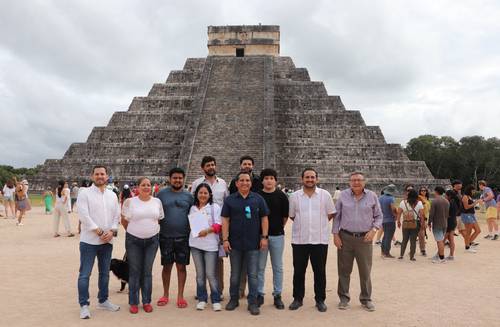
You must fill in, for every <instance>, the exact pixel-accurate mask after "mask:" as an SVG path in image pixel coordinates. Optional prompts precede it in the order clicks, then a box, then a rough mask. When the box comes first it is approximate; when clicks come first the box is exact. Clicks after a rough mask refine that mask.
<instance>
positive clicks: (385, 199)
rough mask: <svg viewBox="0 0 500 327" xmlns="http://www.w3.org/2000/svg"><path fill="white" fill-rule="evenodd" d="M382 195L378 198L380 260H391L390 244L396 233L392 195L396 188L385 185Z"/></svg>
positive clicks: (392, 185) (391, 185) (395, 213)
mask: <svg viewBox="0 0 500 327" xmlns="http://www.w3.org/2000/svg"><path fill="white" fill-rule="evenodd" d="M383 192H384V194H383V195H382V196H380V198H379V202H380V208H381V209H382V215H383V218H382V228H383V230H384V237H383V238H382V258H388V259H393V258H394V257H393V256H392V255H391V242H392V237H393V236H394V232H395V231H396V216H397V209H396V207H395V206H394V194H395V193H396V186H395V185H394V184H390V185H387V186H386V187H385V188H384V190H383Z"/></svg>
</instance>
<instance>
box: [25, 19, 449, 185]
mask: <svg viewBox="0 0 500 327" xmlns="http://www.w3.org/2000/svg"><path fill="white" fill-rule="evenodd" d="M279 42H280V30H279V26H269V25H268V26H264V25H257V26H209V27H208V50H209V55H208V56H207V57H206V58H189V59H187V60H186V63H185V65H184V68H183V69H182V70H176V71H172V72H170V74H169V76H168V78H167V80H166V82H165V83H157V84H154V85H153V87H152V88H151V90H150V92H149V94H148V95H147V96H145V97H135V98H134V99H133V100H132V103H131V104H130V106H129V108H128V110H127V111H119V112H115V113H114V114H113V116H112V117H111V119H110V121H109V123H108V125H107V126H105V127H94V128H93V130H92V132H91V133H90V135H89V137H88V139H87V141H86V142H84V143H73V144H72V145H71V146H70V147H69V149H68V150H67V151H66V153H65V154H64V157H63V158H62V159H57V160H54V159H49V160H46V161H45V163H44V165H43V166H42V167H41V170H40V172H39V174H38V175H37V176H36V177H35V178H34V179H33V180H32V183H33V187H34V189H42V188H44V187H46V186H47V185H53V184H54V183H55V181H56V180H58V179H61V178H64V179H66V180H69V181H74V180H82V179H88V177H89V176H90V171H91V168H92V166H93V165H95V164H104V165H107V166H108V167H109V168H110V170H111V175H112V176H113V177H114V179H115V180H118V181H120V182H130V181H134V180H136V179H137V178H138V177H139V176H143V175H144V176H149V177H151V178H152V179H153V180H155V181H162V180H164V179H165V176H166V175H167V173H168V171H169V169H170V168H172V167H174V166H181V167H184V168H185V169H186V171H187V183H190V182H192V181H193V180H194V179H195V178H197V177H199V176H200V175H201V171H200V162H201V158H202V157H203V156H205V155H212V156H214V157H215V158H216V159H217V166H218V175H219V176H221V177H222V178H224V179H226V181H228V182H229V180H231V178H232V177H233V176H234V175H235V173H236V172H238V170H239V168H238V167H239V162H238V160H239V157H240V156H241V155H243V154H248V155H251V156H252V157H253V158H254V159H255V165H256V167H255V168H256V169H255V170H256V171H258V172H259V171H260V170H261V169H262V168H264V167H274V168H276V170H277V171H278V174H279V182H280V184H281V185H284V186H287V187H293V188H296V187H298V186H299V185H300V173H301V171H302V169H303V168H305V167H307V166H311V167H314V168H316V169H317V170H318V173H319V178H320V182H321V186H322V187H324V188H326V189H328V190H333V189H334V188H335V187H336V186H341V187H345V186H347V181H348V177H349V173H350V172H352V171H357V170H359V171H363V172H365V174H366V176H367V178H368V184H369V187H370V188H372V189H374V190H380V189H381V188H382V187H383V186H385V185H387V184H389V183H394V184H396V185H399V186H401V185H403V184H407V183H412V184H415V185H428V186H433V185H437V184H440V185H443V184H447V183H448V181H445V180H436V179H434V177H433V176H432V174H431V173H430V171H429V169H428V168H427V167H426V165H425V163H424V162H421V161H410V160H409V159H408V157H407V156H406V155H405V153H404V152H403V149H402V148H401V146H400V145H399V144H388V143H386V141H385V139H384V136H383V135H382V132H381V130H380V128H379V127H378V126H366V124H365V122H364V121H363V118H362V117H361V114H360V113H359V111H355V110H346V109H345V107H344V105H343V104H342V101H341V99H340V97H339V96H330V95H328V93H327V91H326V89H325V86H324V84H323V83H322V82H317V81H311V79H310V77H309V73H308V71H307V69H305V68H297V67H295V65H294V63H293V61H292V59H291V58H290V57H282V56H280V55H279V51H280V43H279Z"/></svg>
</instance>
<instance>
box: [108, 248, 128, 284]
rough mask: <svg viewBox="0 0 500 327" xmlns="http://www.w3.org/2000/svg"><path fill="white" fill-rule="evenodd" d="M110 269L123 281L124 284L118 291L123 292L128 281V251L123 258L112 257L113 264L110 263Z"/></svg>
mask: <svg viewBox="0 0 500 327" xmlns="http://www.w3.org/2000/svg"><path fill="white" fill-rule="evenodd" d="M109 270H111V271H112V272H113V275H115V276H116V277H117V278H118V279H119V280H120V281H121V283H122V286H121V288H120V290H119V291H118V292H120V293H121V292H123V290H124V289H125V285H127V283H128V263H127V253H125V255H124V256H123V260H120V259H111V264H110V265H109Z"/></svg>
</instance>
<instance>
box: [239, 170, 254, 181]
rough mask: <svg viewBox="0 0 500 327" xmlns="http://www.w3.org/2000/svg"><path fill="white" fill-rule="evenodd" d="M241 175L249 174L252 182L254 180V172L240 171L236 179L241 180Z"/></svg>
mask: <svg viewBox="0 0 500 327" xmlns="http://www.w3.org/2000/svg"><path fill="white" fill-rule="evenodd" d="M241 175H248V177H250V182H251V181H252V174H250V173H249V172H246V171H240V172H239V173H238V175H236V181H239V180H240V176H241Z"/></svg>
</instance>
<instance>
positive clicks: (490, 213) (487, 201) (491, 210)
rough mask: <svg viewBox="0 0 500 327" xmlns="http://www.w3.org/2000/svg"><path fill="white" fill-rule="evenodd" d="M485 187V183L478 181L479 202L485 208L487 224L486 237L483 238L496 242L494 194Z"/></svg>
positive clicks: (495, 203)
mask: <svg viewBox="0 0 500 327" xmlns="http://www.w3.org/2000/svg"><path fill="white" fill-rule="evenodd" d="M487 185H488V184H487V183H486V181H479V189H480V190H481V200H482V202H483V203H484V206H485V207H486V221H487V222H488V235H487V236H486V237H485V238H487V239H491V240H492V241H496V240H498V224H497V202H496V201H495V194H493V191H492V190H491V188H489V187H488V186H487Z"/></svg>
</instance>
